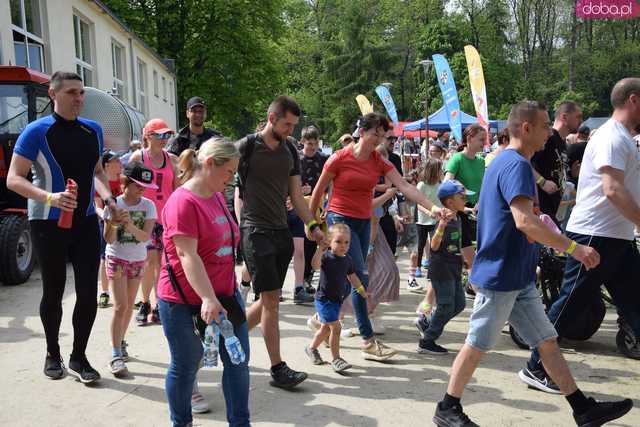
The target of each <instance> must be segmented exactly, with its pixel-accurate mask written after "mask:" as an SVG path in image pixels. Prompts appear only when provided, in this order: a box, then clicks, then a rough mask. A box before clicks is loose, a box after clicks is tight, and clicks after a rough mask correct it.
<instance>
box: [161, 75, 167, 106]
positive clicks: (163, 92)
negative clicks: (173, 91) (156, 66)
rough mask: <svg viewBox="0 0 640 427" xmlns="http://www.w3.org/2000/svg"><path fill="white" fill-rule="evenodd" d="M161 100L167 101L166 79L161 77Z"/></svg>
mask: <svg viewBox="0 0 640 427" xmlns="http://www.w3.org/2000/svg"><path fill="white" fill-rule="evenodd" d="M162 100H163V101H164V102H167V79H165V78H164V76H163V77H162Z"/></svg>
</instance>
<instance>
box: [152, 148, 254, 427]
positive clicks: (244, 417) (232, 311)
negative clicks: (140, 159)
mask: <svg viewBox="0 0 640 427" xmlns="http://www.w3.org/2000/svg"><path fill="white" fill-rule="evenodd" d="M239 157H240V154H239V153H238V150H237V149H236V147H235V145H234V144H233V143H232V142H230V141H228V140H225V139H222V138H214V139H211V140H209V141H206V142H205V143H204V144H202V146H201V147H200V149H199V150H198V155H197V159H196V158H194V159H193V162H192V166H193V170H192V171H184V172H185V173H184V175H186V176H191V178H190V179H189V180H187V181H186V182H185V183H184V184H183V185H182V187H180V188H178V189H177V190H176V191H174V192H173V194H172V195H171V196H170V197H169V200H167V203H166V205H165V206H164V210H163V212H162V220H163V222H162V223H163V224H164V233H163V243H164V247H165V250H166V258H165V259H163V267H164V268H162V270H161V272H160V278H159V280H158V305H159V308H160V318H161V319H162V328H163V329H164V334H165V336H166V337H167V341H168V342H169V350H170V352H171V364H170V365H169V369H168V371H167V376H166V383H165V388H166V390H167V398H168V401H169V410H170V413H171V421H172V422H173V425H180V426H182V425H191V422H192V416H191V412H192V411H191V396H192V391H193V386H194V380H195V377H196V372H197V370H198V366H199V364H200V360H201V359H202V355H203V349H202V344H201V342H200V338H199V337H198V336H197V335H196V334H195V333H194V323H193V316H195V315H198V314H199V315H200V317H201V318H202V320H204V322H205V323H206V324H210V323H211V322H213V321H216V322H218V321H219V320H220V314H221V313H223V314H225V315H226V317H227V318H228V319H230V320H231V321H232V323H233V324H234V332H235V335H236V336H237V337H238V339H239V340H240V343H241V345H242V347H243V349H244V351H245V355H246V358H245V361H244V362H242V363H240V364H238V365H235V364H233V363H232V362H231V360H230V358H229V355H228V353H227V351H226V348H225V346H224V338H221V339H220V346H219V353H220V358H221V359H222V362H223V364H224V370H223V374H222V391H223V394H224V397H225V402H226V404H227V421H228V422H229V425H234V426H248V425H250V424H249V365H248V363H249V332H248V328H247V322H246V318H245V308H244V301H243V299H242V297H241V296H240V292H239V291H238V290H237V287H236V276H235V270H234V266H235V261H234V258H235V251H234V248H235V247H236V246H237V245H238V242H239V236H240V233H239V230H238V227H237V225H236V223H235V222H234V221H233V219H231V214H230V213H229V211H228V210H227V207H226V204H225V199H224V196H223V194H222V191H223V190H224V187H225V185H226V184H227V183H228V182H229V181H231V179H232V178H233V176H234V174H235V171H236V168H237V167H238V159H239ZM163 258H164V257H163ZM167 264H168V265H169V268H167ZM172 273H173V274H172ZM172 276H173V277H172ZM221 301H222V302H225V304H224V306H225V307H227V308H228V309H229V311H228V310H226V309H225V308H224V307H223V304H222V303H221Z"/></svg>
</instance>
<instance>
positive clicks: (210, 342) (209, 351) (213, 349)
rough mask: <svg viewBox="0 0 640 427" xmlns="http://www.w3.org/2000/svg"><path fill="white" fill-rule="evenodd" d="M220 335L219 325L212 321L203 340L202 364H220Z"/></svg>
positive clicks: (210, 366) (212, 365)
mask: <svg viewBox="0 0 640 427" xmlns="http://www.w3.org/2000/svg"><path fill="white" fill-rule="evenodd" d="M219 337H220V329H219V328H218V325H216V323H215V322H211V324H210V325H209V326H207V328H206V329H205V330H204V341H203V342H202V348H203V349H204V354H203V356H202V359H203V360H202V364H203V365H204V366H205V367H206V368H213V367H215V366H218V345H219V342H220V338H219Z"/></svg>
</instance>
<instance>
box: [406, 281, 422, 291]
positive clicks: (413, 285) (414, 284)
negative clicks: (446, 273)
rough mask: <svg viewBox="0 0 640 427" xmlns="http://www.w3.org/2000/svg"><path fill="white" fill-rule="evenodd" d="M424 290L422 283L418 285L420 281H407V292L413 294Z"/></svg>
mask: <svg viewBox="0 0 640 427" xmlns="http://www.w3.org/2000/svg"><path fill="white" fill-rule="evenodd" d="M423 289H424V288H423V287H422V285H421V284H420V283H418V281H417V280H416V279H415V278H412V279H409V280H408V281H407V290H409V291H411V292H418V291H421V290H423Z"/></svg>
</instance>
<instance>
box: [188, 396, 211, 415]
mask: <svg viewBox="0 0 640 427" xmlns="http://www.w3.org/2000/svg"><path fill="white" fill-rule="evenodd" d="M209 410H210V409H209V404H208V403H207V401H206V400H205V398H204V396H203V395H202V393H200V392H199V391H197V392H195V393H193V394H192V395H191V412H193V413H194V414H204V413H207V412H209Z"/></svg>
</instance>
